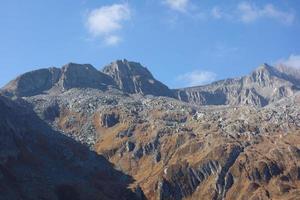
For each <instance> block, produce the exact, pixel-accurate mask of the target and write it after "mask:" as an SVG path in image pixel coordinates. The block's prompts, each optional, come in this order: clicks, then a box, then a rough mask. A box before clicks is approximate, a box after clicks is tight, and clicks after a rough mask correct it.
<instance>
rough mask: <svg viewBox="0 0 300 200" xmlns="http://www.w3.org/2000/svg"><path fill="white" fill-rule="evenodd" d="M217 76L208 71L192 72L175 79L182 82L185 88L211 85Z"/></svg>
mask: <svg viewBox="0 0 300 200" xmlns="http://www.w3.org/2000/svg"><path fill="white" fill-rule="evenodd" d="M216 78H217V74H215V73H214V72H210V71H200V70H194V71H191V72H187V73H185V74H183V75H180V76H178V77H177V81H180V82H182V83H183V84H185V86H188V87H191V86H199V85H204V84H207V83H211V82H212V81H214V80H216Z"/></svg>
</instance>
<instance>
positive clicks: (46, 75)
mask: <svg viewBox="0 0 300 200" xmlns="http://www.w3.org/2000/svg"><path fill="white" fill-rule="evenodd" d="M71 88H95V89H100V90H101V91H105V90H109V89H112V88H115V89H119V90H121V91H122V92H124V93H128V94H143V95H153V96H166V97H173V98H176V99H179V100H181V101H185V102H188V103H194V104H198V105H252V106H256V107H264V106H266V105H268V104H269V103H272V102H275V101H277V100H279V99H281V98H283V97H289V96H291V95H293V94H294V93H295V92H297V91H299V90H300V73H296V72H295V70H293V69H289V68H286V67H283V66H281V67H277V68H275V67H271V66H269V65H268V64H263V65H261V66H260V67H258V68H257V69H255V70H254V71H253V72H252V73H251V74H249V75H247V76H244V77H241V78H235V79H225V80H221V81H217V82H213V83H211V84H209V85H204V86H195V87H191V88H182V89H173V90H171V89H169V88H168V87H167V86H166V85H164V84H163V83H161V82H159V81H157V80H156V79H155V78H154V77H153V75H152V74H151V73H150V72H149V70H148V69H147V68H145V67H143V66H142V65H141V64H140V63H137V62H130V61H127V60H125V59H124V60H117V61H115V62H112V63H111V64H109V65H107V66H105V67H104V68H103V70H102V71H98V70H96V69H95V68H94V67H93V66H91V65H88V64H86V65H80V64H74V63H69V64H67V65H64V66H63V67H62V68H61V69H59V68H49V69H41V70H36V71H32V72H28V73H25V74H23V75H21V76H19V77H18V78H16V79H15V80H13V81H11V82H10V83H9V84H7V85H6V86H5V87H4V88H3V91H4V92H5V93H6V94H7V95H16V96H20V97H22V96H34V95H37V94H41V93H43V92H47V91H48V92H49V91H50V92H51V91H56V92H58V91H59V92H63V91H65V90H68V89H71Z"/></svg>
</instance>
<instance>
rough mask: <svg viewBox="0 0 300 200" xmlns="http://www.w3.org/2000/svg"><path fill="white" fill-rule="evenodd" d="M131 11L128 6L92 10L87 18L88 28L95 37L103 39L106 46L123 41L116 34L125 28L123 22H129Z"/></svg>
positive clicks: (117, 5)
mask: <svg viewBox="0 0 300 200" xmlns="http://www.w3.org/2000/svg"><path fill="white" fill-rule="evenodd" d="M130 17H131V10H130V8H129V5H128V4H113V5H110V6H102V7H100V8H97V9H94V10H91V11H90V12H89V13H88V17H87V22H86V24H87V28H88V30H89V32H90V33H91V34H92V36H94V37H100V38H103V39H104V41H105V42H106V44H109V45H111V44H114V45H115V44H117V43H118V42H120V41H121V38H120V36H118V35H116V33H117V32H118V31H119V30H121V29H122V28H123V24H122V23H123V22H124V21H126V20H129V19H130Z"/></svg>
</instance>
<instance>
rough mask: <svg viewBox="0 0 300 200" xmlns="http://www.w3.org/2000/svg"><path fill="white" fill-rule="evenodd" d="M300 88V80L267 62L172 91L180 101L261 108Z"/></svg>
mask: <svg viewBox="0 0 300 200" xmlns="http://www.w3.org/2000/svg"><path fill="white" fill-rule="evenodd" d="M299 90H300V79H297V78H295V77H293V76H292V75H290V74H288V73H284V71H283V70H281V71H280V70H278V69H276V68H274V67H271V66H269V65H267V64H264V65H262V66H260V67H258V68H257V69H256V70H255V71H253V72H252V73H251V74H250V75H248V76H244V77H241V78H237V79H226V80H223V81H217V82H214V83H212V84H209V85H205V86H199V87H192V88H184V89H178V90H174V92H175V94H176V97H177V98H178V99H179V100H182V101H186V102H191V103H195V104H199V105H252V106H256V107H263V106H266V105H268V104H269V103H271V102H275V101H277V100H279V99H281V98H283V97H289V96H292V95H293V94H294V93H295V92H297V91H299Z"/></svg>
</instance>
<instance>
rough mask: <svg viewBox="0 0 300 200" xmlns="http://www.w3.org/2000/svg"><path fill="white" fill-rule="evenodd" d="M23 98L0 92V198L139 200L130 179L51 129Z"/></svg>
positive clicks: (99, 156) (6, 199) (101, 157)
mask: <svg viewBox="0 0 300 200" xmlns="http://www.w3.org/2000/svg"><path fill="white" fill-rule="evenodd" d="M30 108H31V106H30V105H28V104H27V103H26V102H24V101H22V100H16V101H15V102H12V101H11V100H9V99H7V98H5V97H3V96H0V110H1V112H0V147H1V148H0V157H1V159H0V160H1V161H0V193H1V195H0V199H1V200H13V199H14V200H17V199H20V200H21V199H58V200H66V199H74V200H80V199H91V200H92V199H95V200H96V199H99V200H100V199H101V200H103V199H138V198H137V196H136V194H134V193H133V192H131V191H130V190H129V189H127V187H128V185H129V184H130V183H131V182H132V181H133V179H132V178H131V177H129V176H127V175H124V174H123V173H122V172H120V171H117V170H115V169H114V168H113V166H112V164H110V163H109V162H108V161H107V160H106V159H105V158H104V157H103V156H101V155H97V154H96V153H94V152H92V151H90V150H89V149H88V147H86V146H83V145H82V144H80V143H78V142H75V141H73V139H71V138H69V137H66V136H64V135H63V134H61V133H59V132H56V131H53V129H52V128H51V127H49V126H48V125H47V124H46V123H45V122H43V121H41V120H40V119H39V118H38V117H37V116H36V114H35V113H34V112H33V111H32V110H31V109H30Z"/></svg>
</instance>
